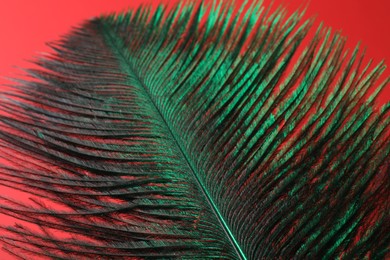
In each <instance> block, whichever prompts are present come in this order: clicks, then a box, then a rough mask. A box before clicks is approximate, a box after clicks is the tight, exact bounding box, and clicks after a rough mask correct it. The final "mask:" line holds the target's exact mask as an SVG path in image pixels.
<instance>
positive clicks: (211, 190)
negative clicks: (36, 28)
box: [0, 1, 390, 259]
mask: <svg viewBox="0 0 390 260" xmlns="http://www.w3.org/2000/svg"><path fill="white" fill-rule="evenodd" d="M302 15H303V13H302V12H296V13H294V14H292V15H291V16H289V17H287V15H286V11H285V10H284V9H283V8H279V9H277V10H276V11H275V12H273V13H271V12H270V11H269V9H265V8H264V7H263V6H262V5H261V3H260V1H253V3H252V4H250V5H247V6H245V5H243V6H242V7H241V8H240V9H239V10H237V9H235V7H234V6H233V5H232V4H229V3H226V2H225V3H222V1H220V2H217V3H214V4H213V5H211V6H208V5H206V4H203V3H194V4H188V3H187V4H184V5H177V6H176V7H174V8H172V9H168V8H167V7H165V6H159V7H158V8H157V9H156V10H152V9H150V8H148V7H140V8H139V9H137V10H135V11H128V12H127V13H123V14H119V15H109V16H102V17H99V18H95V19H92V20H89V21H87V22H85V23H84V24H83V25H82V26H80V27H78V28H75V29H74V31H73V32H72V33H70V34H69V35H67V36H66V37H64V38H63V39H62V40H61V41H59V42H56V43H53V44H51V47H52V48H53V50H54V54H52V55H48V56H46V57H42V58H40V59H38V60H37V61H36V63H37V64H38V65H40V67H41V68H40V69H37V70H29V74H30V75H31V76H32V77H33V78H32V79H31V80H30V81H28V82H24V81H20V82H19V84H18V85H16V86H14V87H13V88H12V90H9V91H2V93H1V104H0V111H1V113H0V129H1V131H0V146H1V150H2V152H1V154H0V158H1V164H0V184H1V185H4V186H8V187H13V188H14V189H17V190H21V191H24V192H27V193H28V194H30V195H31V200H30V202H20V201H18V200H17V199H15V198H9V197H7V196H6V195H5V194H2V195H1V196H0V213H3V214H7V215H9V216H12V217H14V218H16V219H19V220H20V221H19V220H17V224H16V225H15V226H13V227H11V226H3V227H2V229H3V231H4V232H3V235H1V240H2V243H3V245H4V248H5V249H6V250H7V251H9V252H10V253H12V254H15V255H17V256H19V257H20V258H22V259H31V257H46V258H52V259H171V258H181V259H213V258H214V259H264V258H269V259H274V258H277V259H288V258H298V259H299V258H313V259H317V258H324V259H329V258H336V257H342V258H347V259H348V258H365V257H370V258H373V259H377V258H385V257H386V255H387V253H388V251H387V250H388V246H389V240H390V232H389V221H386V220H388V210H389V207H388V205H389V203H388V202H389V201H388V198H389V190H390V189H389V168H390V164H389V160H388V156H389V152H390V142H389V137H390V135H389V133H390V131H389V130H390V127H389V124H390V120H389V108H390V104H389V103H387V104H385V105H383V106H382V107H380V108H378V107H377V106H376V105H375V104H376V98H377V96H378V95H379V93H380V92H381V91H382V90H383V89H384V88H385V87H387V84H388V82H389V78H387V79H385V80H384V81H382V82H380V81H378V78H379V77H380V75H381V74H382V72H383V71H384V68H385V65H384V64H383V63H380V64H379V65H377V66H376V67H373V66H371V64H370V63H369V64H368V65H364V63H363V61H362V59H363V55H364V54H362V53H360V51H359V48H358V47H357V48H356V49H355V50H354V51H353V52H352V53H351V54H347V50H346V49H345V46H344V45H345V38H344V37H342V36H341V35H340V34H339V33H332V32H331V30H330V29H328V28H324V27H323V26H320V27H319V28H318V29H317V31H316V32H315V34H314V36H312V37H311V36H310V37H309V36H307V34H308V33H309V30H310V28H311V25H312V22H313V21H312V20H308V21H302ZM308 37H309V40H306V39H307V38H308ZM304 40H305V42H304ZM27 223H30V224H27Z"/></svg>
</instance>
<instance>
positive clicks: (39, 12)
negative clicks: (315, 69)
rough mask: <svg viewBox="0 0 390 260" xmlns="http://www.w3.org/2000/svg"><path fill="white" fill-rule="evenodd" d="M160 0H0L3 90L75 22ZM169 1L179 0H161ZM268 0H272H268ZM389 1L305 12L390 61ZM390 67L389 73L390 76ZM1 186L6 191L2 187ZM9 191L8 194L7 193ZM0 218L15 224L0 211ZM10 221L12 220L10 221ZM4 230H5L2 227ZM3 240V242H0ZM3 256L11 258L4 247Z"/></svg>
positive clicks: (314, 5) (329, 1) (290, 0)
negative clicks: (9, 79)
mask: <svg viewBox="0 0 390 260" xmlns="http://www.w3.org/2000/svg"><path fill="white" fill-rule="evenodd" d="M152 2H153V5H156V4H157V3H158V2H160V1H152V0H149V1H143V0H111V1H108V0H93V1H87V0H84V1H83V0H66V1H65V0H61V1H59V0H55V1H53V0H34V1H32V0H25V1H22V0H9V1H6V0H1V1H0V33H1V34H0V35H1V38H0V76H1V78H0V90H1V88H4V85H5V84H8V83H10V81H8V80H7V79H5V78H3V77H20V75H21V74H23V72H21V71H20V69H18V68H16V67H22V68H26V67H31V64H30V63H29V62H28V61H27V60H31V59H33V58H34V57H36V56H37V55H39V53H42V52H48V51H50V50H49V48H48V47H47V46H46V45H45V42H47V41H53V40H56V39H58V38H59V37H60V36H61V35H64V34H66V33H67V32H68V31H69V30H70V29H71V27H72V26H75V25H78V24H80V23H81V22H82V21H83V20H85V19H88V18H91V17H93V16H97V15H100V14H102V13H111V12H116V11H124V10H126V9H127V8H132V7H136V6H138V5H139V4H140V3H152ZM161 2H165V3H170V4H172V3H174V2H178V1H169V0H165V1H164V0H162V1H161ZM236 2H242V1H236ZM264 2H265V4H266V5H267V4H269V3H270V2H271V0H265V1H264ZM273 2H274V5H275V6H277V5H279V4H281V3H284V5H285V6H286V7H287V8H288V10H289V11H290V12H292V11H293V10H295V9H296V8H298V7H302V6H304V5H306V4H307V3H308V2H309V1H308V0H274V1H273ZM388 10H390V1H388V0H371V1H367V0H326V1H325V0H311V1H310V3H308V9H307V13H306V17H309V16H313V15H316V16H317V20H316V21H317V22H316V25H318V23H319V21H324V24H325V25H326V26H330V27H332V28H334V29H335V30H342V32H343V34H344V35H346V36H347V37H348V46H349V47H350V48H352V47H354V46H355V45H356V44H357V43H358V41H359V40H360V41H361V42H362V46H366V47H367V57H370V58H373V59H374V62H375V63H378V62H379V61H380V60H382V59H385V60H387V64H389V61H390V48H389V47H390V29H389V28H390V17H389V14H388ZM389 75H390V73H389V70H386V71H385V76H389ZM389 100H390V87H389V86H388V87H387V90H386V91H385V92H384V93H383V95H382V96H381V103H382V102H385V101H389ZM0 192H4V190H2V188H1V187H0ZM8 195H9V194H8ZM0 222H3V223H4V222H7V223H6V224H12V222H11V220H10V219H9V218H7V217H5V216H3V215H1V214H0ZM8 222H9V223H8ZM0 232H1V231H0ZM0 245H1V243H0ZM0 259H2V260H7V259H12V258H11V257H9V256H8V255H5V254H4V253H2V252H1V250H0Z"/></svg>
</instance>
